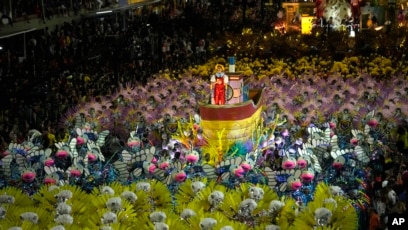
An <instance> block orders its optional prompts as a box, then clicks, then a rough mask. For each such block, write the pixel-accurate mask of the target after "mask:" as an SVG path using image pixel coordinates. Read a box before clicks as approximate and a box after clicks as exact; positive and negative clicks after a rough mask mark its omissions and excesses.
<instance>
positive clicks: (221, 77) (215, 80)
mask: <svg viewBox="0 0 408 230" xmlns="http://www.w3.org/2000/svg"><path fill="white" fill-rule="evenodd" d="M215 71H216V73H215V74H214V75H211V91H212V88H213V87H214V91H213V98H214V104H216V105H225V98H226V92H227V87H228V76H227V75H226V74H225V73H224V66H223V65H221V64H217V65H215ZM213 85H214V86H213Z"/></svg>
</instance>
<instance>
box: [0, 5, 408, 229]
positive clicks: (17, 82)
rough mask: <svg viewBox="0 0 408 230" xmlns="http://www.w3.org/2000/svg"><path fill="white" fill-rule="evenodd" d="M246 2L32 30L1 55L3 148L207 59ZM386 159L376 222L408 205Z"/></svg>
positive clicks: (55, 134)
mask: <svg viewBox="0 0 408 230" xmlns="http://www.w3.org/2000/svg"><path fill="white" fill-rule="evenodd" d="M22 2H23V1H17V3H16V4H17V5H16V7H15V9H16V13H15V15H16V16H18V15H20V14H21V15H24V14H31V13H38V12H39V11H38V10H35V9H37V8H36V7H38V5H35V3H36V2H37V1H28V2H29V3H27V4H26V2H25V1H24V7H23V6H22V5H18V4H21V3H22ZM44 2H45V6H46V16H47V18H48V17H49V19H51V17H52V15H54V14H62V15H64V14H68V12H69V11H68V10H67V6H68V5H69V4H68V1H44ZM80 2H81V4H79V1H74V3H75V4H74V9H77V10H79V9H80V8H81V7H87V8H90V9H91V8H94V7H98V4H99V3H100V1H80ZM106 2H109V1H106ZM77 3H78V5H77ZM28 8H30V9H31V10H30V9H28ZM158 8H159V11H158V10H157V9H158ZM17 9H21V10H22V11H21V12H19V11H17ZM23 9H24V10H23ZM77 10H75V11H77ZM240 10H242V9H240V8H237V9H232V8H229V7H225V8H223V9H222V10H221V9H220V10H214V6H211V7H210V6H209V5H207V4H202V3H201V2H200V1H197V2H196V3H195V4H194V5H193V4H191V5H190V4H186V5H184V6H183V7H182V8H175V7H174V5H173V4H171V3H170V2H168V3H164V4H163V5H160V6H154V7H153V6H152V7H144V8H141V9H139V10H137V11H124V12H122V13H121V17H118V16H117V15H107V16H103V17H93V18H92V17H91V18H83V19H81V20H80V21H72V22H71V23H65V24H63V25H60V26H58V27H56V28H47V29H45V30H41V31H35V32H32V33H31V34H29V35H28V36H29V39H28V40H29V42H28V45H27V57H26V59H25V60H19V59H18V56H16V55H13V54H11V56H10V57H6V55H3V56H2V59H1V63H2V66H1V69H0V73H1V74H0V78H1V86H0V98H2V102H1V103H0V111H1V114H0V141H1V146H0V152H3V151H4V150H5V149H7V148H8V144H9V143H11V142H17V143H22V142H24V141H25V140H26V138H27V133H28V131H29V130H32V129H37V130H40V131H41V132H42V134H43V135H44V137H45V139H46V140H47V145H48V146H52V145H53V144H54V143H56V142H58V141H62V140H64V139H65V138H66V133H67V130H64V129H63V128H61V127H60V126H59V125H58V122H59V119H60V115H61V114H63V113H64V112H66V111H67V110H68V109H69V108H70V107H72V106H74V105H76V104H78V103H81V102H83V101H87V100H88V99H89V98H92V97H96V96H98V95H104V96H109V95H111V94H113V93H114V92H115V91H116V89H117V88H119V87H121V86H122V87H125V85H126V84H127V83H131V84H136V85H137V84H144V83H146V82H147V81H149V79H150V78H152V77H153V76H154V74H156V73H158V72H159V71H161V70H165V69H167V70H166V71H168V72H169V73H173V74H174V76H175V77H177V71H178V70H179V69H182V68H184V67H187V66H192V65H196V64H200V63H202V62H204V61H205V60H206V59H207V57H209V56H210V52H209V49H208V45H209V43H210V42H211V41H213V40H214V39H216V38H217V36H221V33H220V32H221V31H222V30H223V29H225V28H226V27H228V26H231V25H237V23H232V22H237V21H238V20H240V19H238V18H240V17H239V16H237V14H238V15H239V12H240ZM36 11H37V12H36ZM254 14H256V11H255V13H254ZM253 18H254V20H255V19H256V18H258V17H256V16H254V17H253ZM231 27H233V26H231ZM230 29H234V28H230ZM405 132H406V131H405ZM401 151H404V150H401ZM380 160H381V164H384V167H385V168H386V169H387V170H385V171H384V172H382V173H380V172H379V174H378V175H376V176H377V178H378V180H375V181H374V182H373V184H372V185H371V186H372V188H373V190H372V191H373V194H371V195H372V198H373V209H370V214H371V215H372V216H373V221H371V219H370V225H372V226H370V229H376V228H375V226H374V225H376V224H377V225H380V224H384V223H385V220H384V218H385V216H386V214H387V213H390V212H396V213H404V212H406V207H405V204H406V202H407V192H408V191H407V186H406V183H408V173H406V170H407V168H406V165H405V163H404V162H395V161H394V163H392V164H391V163H389V164H388V163H387V161H386V159H380ZM377 217H378V218H379V219H381V221H378V223H377V222H376V221H374V220H375V218H377ZM371 227H372V228H371ZM377 227H380V226H377Z"/></svg>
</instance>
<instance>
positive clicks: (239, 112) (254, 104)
mask: <svg viewBox="0 0 408 230" xmlns="http://www.w3.org/2000/svg"><path fill="white" fill-rule="evenodd" d="M248 98H249V100H247V101H245V102H242V103H236V104H232V105H211V104H202V105H200V116H201V127H202V129H203V135H204V136H205V138H206V139H207V140H208V141H209V142H211V141H220V140H221V141H224V142H231V143H233V142H243V141H245V140H248V137H251V136H253V133H254V132H255V131H256V130H257V129H258V128H259V126H260V125H261V122H262V119H261V112H262V106H263V90H261V89H257V90H249V91H248Z"/></svg>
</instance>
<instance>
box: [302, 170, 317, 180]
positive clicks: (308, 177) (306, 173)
mask: <svg viewBox="0 0 408 230" xmlns="http://www.w3.org/2000/svg"><path fill="white" fill-rule="evenodd" d="M301 178H302V180H303V181H304V182H311V181H312V180H313V178H314V174H313V173H312V172H309V171H304V172H303V173H302V175H301Z"/></svg>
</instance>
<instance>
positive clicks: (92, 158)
mask: <svg viewBox="0 0 408 230" xmlns="http://www.w3.org/2000/svg"><path fill="white" fill-rule="evenodd" d="M96 159H97V157H96V155H95V154H93V153H88V160H89V161H96Z"/></svg>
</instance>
